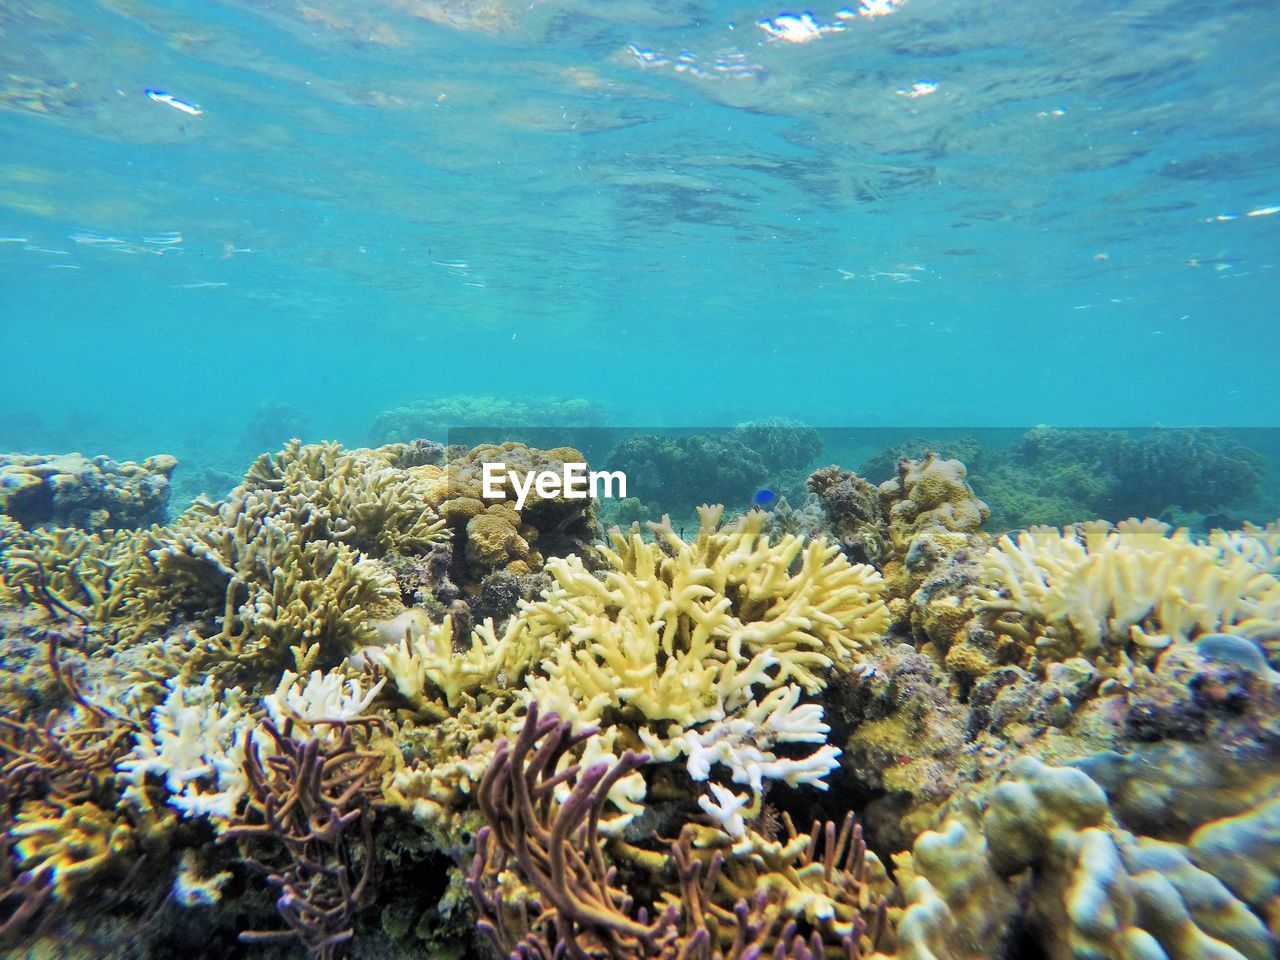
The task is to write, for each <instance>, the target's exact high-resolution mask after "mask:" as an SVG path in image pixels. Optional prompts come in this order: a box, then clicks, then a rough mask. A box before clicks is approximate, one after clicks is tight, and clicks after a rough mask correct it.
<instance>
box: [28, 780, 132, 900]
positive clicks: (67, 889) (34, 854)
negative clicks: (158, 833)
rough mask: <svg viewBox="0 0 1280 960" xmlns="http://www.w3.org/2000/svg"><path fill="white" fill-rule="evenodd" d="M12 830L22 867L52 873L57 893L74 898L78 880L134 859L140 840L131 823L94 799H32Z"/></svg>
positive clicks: (84, 879) (35, 871)
mask: <svg viewBox="0 0 1280 960" xmlns="http://www.w3.org/2000/svg"><path fill="white" fill-rule="evenodd" d="M11 833H12V836H13V837H14V839H15V840H16V842H15V843H14V851H15V852H16V854H17V856H18V861H19V865H20V866H21V868H22V869H23V870H24V871H30V872H32V873H49V874H51V877H52V885H53V891H54V895H55V896H57V897H58V898H59V899H62V900H69V899H71V897H72V896H73V895H74V893H75V890H76V887H77V886H78V885H80V884H82V883H85V882H86V881H88V880H91V879H93V878H96V877H100V875H101V874H103V873H109V872H111V870H112V869H113V868H116V869H123V868H124V867H126V866H127V865H128V864H130V863H132V862H133V859H134V853H135V846H136V844H137V839H136V838H135V836H134V829H133V828H132V827H131V826H129V824H128V823H126V822H124V821H123V820H121V819H119V818H117V817H113V816H112V815H111V814H110V813H108V812H107V811H106V810H103V809H102V808H100V807H98V806H96V805H95V804H93V803H89V802H84V803H78V804H73V805H67V806H65V807H61V808H59V807H56V806H54V805H52V804H50V803H46V802H44V801H31V802H28V803H26V804H24V805H23V806H22V808H21V809H20V810H19V811H18V813H17V815H16V816H15V817H14V825H13V827H12V828H11Z"/></svg>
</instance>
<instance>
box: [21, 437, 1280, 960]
mask: <svg viewBox="0 0 1280 960" xmlns="http://www.w3.org/2000/svg"><path fill="white" fill-rule="evenodd" d="M757 429H759V430H766V431H772V430H775V429H782V430H785V431H789V433H788V434H787V435H786V437H789V439H787V438H786V437H784V436H782V435H779V437H778V443H777V444H776V445H770V444H768V443H764V444H763V445H762V444H761V443H760V442H759V441H760V438H759V437H755V438H754V440H753V442H754V443H755V445H756V446H758V447H760V453H759V455H758V456H759V459H760V460H761V463H762V465H763V462H764V459H765V458H766V457H768V458H770V459H769V463H768V465H767V468H768V469H776V468H778V467H780V466H782V465H783V464H784V462H786V461H792V462H798V461H799V460H800V459H801V457H802V456H803V457H811V456H812V455H813V446H812V443H811V442H810V441H811V440H812V437H811V436H809V434H808V432H807V428H800V427H797V426H796V425H794V424H772V423H768V424H761V425H744V426H743V427H741V428H739V431H741V432H740V433H738V434H736V440H735V442H738V441H741V442H742V443H744V444H745V443H746V439H747V438H746V434H748V433H750V432H751V431H755V430H757ZM1152 436H1155V435H1154V434H1153V435H1152ZM1179 436H1180V435H1179ZM1179 436H1174V435H1173V434H1171V433H1161V434H1160V437H1161V440H1160V445H1149V447H1148V449H1150V450H1151V451H1154V453H1153V456H1154V455H1155V453H1158V454H1159V457H1160V458H1163V457H1166V456H1168V457H1170V458H1172V459H1170V460H1169V462H1171V463H1172V462H1176V456H1175V455H1174V453H1173V452H1172V449H1173V448H1176V449H1180V450H1181V449H1186V448H1185V447H1184V446H1183V440H1185V438H1182V439H1179ZM1039 439H1040V440H1043V441H1044V442H1045V443H1047V444H1048V445H1049V446H1050V447H1052V445H1053V442H1055V441H1054V440H1053V438H1052V437H1041V438H1039ZM1031 442H1032V441H1031V440H1028V441H1027V444H1028V445H1029V444H1030V443H1031ZM1187 442H1189V443H1191V444H1192V446H1191V447H1190V449H1192V450H1195V451H1198V450H1201V449H1202V448H1201V447H1198V446H1196V445H1195V444H1196V443H1201V442H1203V443H1209V442H1210V439H1208V438H1206V437H1204V436H1198V437H1197V438H1195V439H1193V440H1189V441H1187ZM1170 445H1171V446H1170ZM1223 450H1224V451H1225V452H1223V457H1225V458H1226V459H1227V460H1230V459H1231V457H1232V456H1234V455H1231V454H1230V452H1229V451H1226V448H1223ZM998 456H999V455H998V454H992V455H990V459H989V458H988V455H987V454H984V455H983V459H982V460H981V461H980V462H981V464H982V466H983V469H987V468H988V467H989V466H990V464H991V463H992V462H997V463H998ZM1196 456H1199V454H1198V453H1197V454H1196ZM581 459H583V454H582V452H581V451H580V450H578V449H574V448H568V447H560V446H554V445H553V446H550V447H549V448H548V449H545V450H543V449H538V448H531V447H528V446H526V445H524V444H518V443H512V442H507V443H504V444H500V445H482V446H480V447H477V448H475V449H472V450H462V449H456V448H451V449H446V448H443V447H441V446H440V445H439V444H435V443H431V442H429V441H422V440H419V441H415V442H413V443H393V444H388V445H387V446H384V447H381V448H378V449H360V450H348V449H344V448H342V447H340V446H338V445H336V444H315V445H303V444H301V443H298V442H296V441H295V442H292V443H290V444H288V445H286V447H285V448H284V449H283V450H281V451H280V452H278V453H276V454H274V455H267V456H263V457H261V458H260V459H259V460H258V461H257V462H256V463H255V464H254V465H253V466H252V467H251V469H250V470H249V471H248V473H247V474H246V476H245V477H244V478H243V480H242V481H241V482H240V484H239V485H238V486H237V487H236V488H235V489H234V490H233V491H232V492H231V493H230V494H228V495H227V496H226V497H225V498H223V499H222V500H221V501H218V502H212V501H205V500H202V501H200V502H197V503H196V504H195V505H194V506H193V507H192V508H191V509H190V510H189V511H187V512H186V513H184V514H183V515H182V516H181V517H179V518H177V519H176V520H174V521H173V522H171V523H168V524H164V525H159V524H156V525H151V526H148V527H144V528H141V529H108V528H102V529H93V530H89V529H83V528H79V527H65V526H63V527H60V526H39V525H37V526H33V527H28V526H25V525H23V524H20V523H18V522H16V521H15V520H13V519H12V518H4V519H3V520H0V550H3V562H2V563H0V950H5V951H9V952H11V953H13V955H15V956H60V955H75V956H99V957H104V958H108V957H109V958H116V957H121V958H124V957H128V958H136V960H167V958H171V957H172V956H174V955H176V954H178V953H190V954H191V955H193V956H195V955H209V956H239V955H243V954H244V952H245V951H252V953H253V954H254V955H262V956H270V957H280V958H284V957H305V956H314V957H320V958H324V960H342V958H350V960H366V958H367V960H374V958H399V957H406V958H407V957H414V956H423V955H432V956H434V955H439V956H443V957H446V958H452V960H466V958H482V957H486V956H492V955H493V951H495V950H496V951H497V953H498V955H506V956H510V957H513V958H519V960H539V958H541V960H550V958H552V957H571V958H577V960H587V958H591V960H633V958H650V957H652V958H658V960H680V958H686V960H716V958H719V960H759V957H760V956H761V955H762V954H764V953H768V954H770V955H772V956H773V957H774V958H775V960H786V958H792V960H831V958H838V957H841V956H843V957H845V958H846V960H873V958H874V960H890V958H898V960H1019V958H1023V957H1028V958H1032V957H1034V958H1046V960H1080V958H1084V957H1089V958H1098V957H1116V958H1127V960H1130V958H1131V960H1148V958H1153V960H1159V958H1165V960H1200V958H1211V960H1241V958H1243V960H1264V958H1269V957H1273V956H1275V955H1276V950H1277V943H1278V942H1280V840H1278V839H1277V838H1278V837H1280V804H1278V803H1277V801H1276V797H1277V796H1280V662H1278V659H1280V580H1278V579H1277V577H1278V576H1280V559H1278V558H1280V530H1278V528H1277V527H1276V526H1275V525H1270V526H1267V527H1245V528H1242V529H1233V530H1220V531H1217V532H1215V533H1213V534H1211V535H1208V536H1195V535H1193V534H1191V533H1189V532H1187V531H1183V530H1172V529H1170V528H1169V527H1168V525H1166V524H1163V523H1159V522H1157V521H1154V520H1145V521H1137V520H1131V521H1124V522H1120V523H1117V524H1114V525H1112V524H1108V523H1102V522H1099V521H1091V522H1087V523H1079V524H1075V525H1073V526H1068V527H1066V528H1052V529H1050V528H1039V527H1033V528H1031V529H1027V530H1022V531H1013V532H1008V533H1004V532H1003V531H1000V530H995V531H993V533H992V534H988V533H987V532H986V531H985V529H984V528H986V527H988V526H989V525H990V523H991V521H990V518H989V509H988V507H987V505H986V503H985V502H984V501H983V500H981V499H979V497H978V496H977V494H976V493H975V491H974V489H973V487H972V486H971V485H970V482H969V476H968V474H967V471H966V468H965V466H964V465H963V464H962V463H960V462H959V461H958V460H954V459H944V458H943V457H941V456H937V455H933V454H930V453H928V452H925V453H924V455H922V456H920V457H919V458H917V459H910V458H905V457H902V458H898V459H895V460H894V461H893V463H892V464H891V471H890V475H889V477H888V479H886V480H885V481H884V482H882V483H881V484H880V485H879V486H875V485H873V484H871V483H869V482H867V481H865V480H863V479H861V478H860V477H858V476H857V475H856V474H853V473H850V472H848V471H843V470H841V469H840V468H839V467H837V466H832V467H827V468H824V469H822V470H818V471H816V472H814V473H813V474H812V475H811V476H810V478H809V481H808V486H809V488H810V491H811V499H809V500H808V501H806V502H804V503H802V504H801V506H800V507H799V508H798V509H792V508H791V507H790V506H789V505H788V504H786V503H785V501H782V502H777V503H776V505H775V506H773V508H772V509H771V510H766V509H750V510H748V511H747V512H746V513H743V514H740V515H737V516H733V517H730V518H729V519H728V520H726V518H725V516H726V511H725V509H724V508H723V507H721V506H706V505H702V506H700V507H699V508H698V510H697V524H696V527H692V528H690V529H689V532H688V533H687V534H686V532H685V530H684V529H682V528H681V526H680V525H679V524H677V523H673V522H672V521H671V520H670V519H669V518H667V517H664V518H663V519H662V520H661V521H656V522H655V521H649V522H647V523H644V524H640V523H635V524H632V525H630V526H628V527H625V528H619V527H615V528H613V529H612V530H610V531H609V533H608V535H607V537H604V538H601V537H600V536H599V533H598V525H597V521H596V514H595V511H594V508H593V506H592V505H591V504H590V502H589V501H583V500H576V499H575V500H572V501H570V500H568V499H565V498H562V497H560V496H558V495H547V496H539V495H538V494H537V492H536V490H535V491H534V492H533V493H532V495H531V496H529V497H528V499H527V500H523V501H522V502H521V503H520V506H519V507H518V508H517V506H516V498H515V497H512V496H510V495H509V494H510V492H511V491H510V489H509V487H508V488H506V489H505V492H506V493H507V494H508V496H506V497H504V498H503V499H497V498H493V497H485V496H484V495H483V494H484V491H483V490H482V489H481V487H482V484H481V478H482V470H483V464H484V463H486V462H494V461H503V462H506V463H507V464H508V465H509V467H510V468H511V469H515V470H537V469H546V468H551V469H554V468H555V467H556V466H557V465H559V464H561V463H564V462H567V461H570V460H573V461H577V460H581ZM1157 459H1158V458H1157ZM1241 459H1244V460H1247V459H1248V458H1247V457H1244V456H1243V455H1241ZM1144 462H1146V463H1147V465H1148V466H1147V468H1146V469H1149V470H1151V471H1154V470H1155V467H1153V466H1151V464H1152V463H1154V461H1150V460H1148V461H1144ZM1162 462H1163V461H1162ZM1205 470H1206V473H1205V475H1204V476H1202V477H1200V478H1196V477H1191V478H1188V483H1189V484H1190V486H1188V487H1187V489H1200V487H1202V486H1203V484H1204V483H1207V482H1208V481H1207V480H1206V479H1205V477H1207V476H1208V474H1209V473H1211V472H1213V471H1220V470H1226V471H1227V472H1228V473H1229V472H1230V469H1229V468H1228V466H1227V465H1225V464H1224V463H1223V462H1218V463H1216V465H1215V464H1214V463H1212V462H1210V463H1207V464H1206V466H1205ZM1152 475H1153V476H1155V475H1156V474H1155V473H1154V472H1153V473H1152ZM1161 482H1163V481H1161ZM1169 489H1173V487H1172V486H1170V487H1169ZM1179 495H1183V494H1179ZM794 502H796V503H800V502H801V501H800V500H795V501H794ZM628 509H629V510H631V511H632V512H633V514H635V513H639V514H643V512H644V510H645V507H644V505H643V504H631V505H629V506H628ZM992 536H994V537H995V540H994V542H993V541H992ZM797 823H804V824H808V823H812V824H813V826H812V827H811V828H809V829H797V827H796V826H795V824H797ZM886 865H889V866H888V867H886Z"/></svg>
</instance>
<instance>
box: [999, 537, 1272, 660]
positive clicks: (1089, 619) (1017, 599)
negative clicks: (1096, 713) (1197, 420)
mask: <svg viewBox="0 0 1280 960" xmlns="http://www.w3.org/2000/svg"><path fill="white" fill-rule="evenodd" d="M981 567H982V576H983V581H984V588H983V589H982V590H981V591H980V597H981V601H980V602H979V604H978V611H979V616H980V617H981V618H982V619H983V620H984V622H985V623H986V624H987V625H988V626H989V627H990V628H991V629H992V630H994V631H995V632H997V633H1007V634H1010V635H1012V636H1014V637H1016V638H1018V639H1019V640H1021V641H1022V642H1024V643H1025V644H1027V645H1028V646H1033V647H1034V650H1035V653H1036V655H1037V656H1038V657H1039V658H1040V659H1041V660H1065V659H1067V658H1069V657H1072V656H1077V655H1083V656H1085V657H1087V658H1089V659H1091V660H1094V661H1097V662H1100V663H1106V664H1110V665H1118V666H1122V667H1123V666H1125V665H1126V664H1127V663H1128V662H1129V661H1130V660H1131V659H1132V660H1137V661H1145V660H1149V659H1150V658H1151V657H1152V656H1154V654H1155V653H1157V652H1158V651H1160V650H1161V649H1164V648H1165V647H1167V646H1168V645H1169V643H1170V642H1171V641H1173V640H1187V639H1191V638H1193V637H1196V636H1199V635H1201V634H1206V633H1214V632H1219V631H1228V632H1231V633H1236V634H1240V635H1242V636H1246V637H1251V638H1254V639H1257V640H1259V641H1260V642H1261V643H1262V644H1263V646H1264V647H1268V648H1269V649H1270V651H1271V652H1272V653H1273V654H1274V653H1275V652H1278V651H1280V646H1278V641H1280V580H1277V579H1276V577H1275V576H1273V575H1272V574H1270V573H1267V572H1265V571H1263V570H1261V569H1259V568H1258V566H1256V565H1254V564H1253V563H1250V562H1249V561H1248V560H1246V559H1245V558H1244V557H1243V556H1242V555H1241V554H1240V553H1239V552H1235V551H1231V550H1224V549H1221V548H1220V547H1217V546H1213V545H1210V544H1203V543H1196V542H1194V541H1192V540H1191V538H1190V537H1189V536H1188V535H1187V533H1186V531H1184V530H1178V531H1175V532H1173V533H1170V532H1169V528H1168V527H1167V526H1166V525H1165V524H1162V523H1158V522H1156V521H1150V520H1146V521H1136V520H1130V521H1126V522H1124V523H1121V524H1119V525H1117V526H1116V527H1115V528H1111V527H1109V526H1108V525H1106V524H1103V523H1092V524H1084V525H1082V526H1081V528H1079V529H1073V528H1067V529H1065V530H1063V531H1058V530H1057V529H1055V528H1051V527H1033V528H1031V529H1030V530H1028V531H1026V532H1024V533H1021V534H1019V535H1018V538H1017V540H1016V542H1015V541H1014V540H1012V539H1010V538H1009V537H1008V536H1004V537H1001V538H1000V541H999V542H998V543H997V544H996V546H995V547H994V548H993V549H992V550H991V551H990V552H988V553H987V554H986V555H985V556H984V557H983V558H982V561H981Z"/></svg>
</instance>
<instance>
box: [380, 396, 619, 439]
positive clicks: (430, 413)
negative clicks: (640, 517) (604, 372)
mask: <svg viewBox="0 0 1280 960" xmlns="http://www.w3.org/2000/svg"><path fill="white" fill-rule="evenodd" d="M607 425H608V418H607V417H606V415H605V413H604V411H603V410H602V409H601V407H600V406H599V405H598V404H596V403H593V402H592V401H590V400H585V399H581V398H571V397H566V398H524V399H517V398H511V397H484V396H452V397H439V398H436V399H434V400H415V401H411V402H408V403H404V404H402V405H400V406H398V407H392V408H390V409H388V410H384V411H382V412H381V413H379V414H378V415H377V416H376V417H375V418H374V420H373V423H372V424H370V426H369V438H370V441H371V442H372V443H374V444H375V445H379V444H387V443H409V442H412V441H414V440H420V439H430V440H436V441H439V442H441V443H443V442H446V441H447V440H450V439H451V438H450V437H449V432H450V431H451V430H456V429H458V428H470V429H467V430H466V431H465V432H466V433H467V434H468V435H469V436H472V442H473V443H480V442H487V443H502V442H506V441H523V442H525V443H538V442H545V441H546V439H547V437H548V436H554V437H555V438H556V440H557V442H556V443H553V444H552V445H553V446H562V445H569V446H572V445H573V444H574V442H575V429H574V428H581V429H580V431H577V432H580V433H581V436H578V437H577V438H576V439H579V440H582V439H587V438H592V437H594V436H596V435H598V436H599V439H601V440H602V441H603V440H605V439H606V434H607V433H608V431H606V430H604V429H603V428H605V427H606V426H607ZM475 428H488V429H490V430H491V431H492V432H493V433H494V435H493V436H473V435H474V434H476V433H477V431H476V429H475ZM601 452H603V451H601Z"/></svg>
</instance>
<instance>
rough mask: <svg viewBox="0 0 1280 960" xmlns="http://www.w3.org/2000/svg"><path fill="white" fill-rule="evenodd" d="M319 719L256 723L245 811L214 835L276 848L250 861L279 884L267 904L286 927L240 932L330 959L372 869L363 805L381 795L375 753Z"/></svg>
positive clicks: (349, 731) (247, 938) (349, 729)
mask: <svg viewBox="0 0 1280 960" xmlns="http://www.w3.org/2000/svg"><path fill="white" fill-rule="evenodd" d="M363 725H364V726H367V725H368V724H367V723H366V724H363ZM319 726H320V728H329V729H320V730H316V731H312V730H308V729H306V728H302V729H299V728H298V727H297V726H296V725H295V723H294V722H293V721H291V720H286V721H285V722H284V725H283V727H277V726H276V725H275V723H273V722H272V721H270V720H266V721H263V722H262V724H261V725H260V726H259V727H258V731H260V732H259V734H258V735H256V736H255V737H254V738H252V739H251V740H250V745H249V747H248V749H246V751H245V761H244V772H245V778H246V781H247V784H248V788H247V794H248V805H247V808H246V809H245V811H244V812H243V813H242V814H239V815H237V816H236V817H234V818H233V819H232V821H231V823H230V825H229V826H228V828H227V829H226V830H225V831H224V832H223V834H222V836H221V839H222V840H223V841H229V840H239V841H241V845H242V847H244V848H246V849H251V850H263V849H266V850H268V851H270V852H271V853H272V854H275V853H276V852H277V851H279V852H281V853H283V856H282V857H273V858H272V859H277V860H278V865H276V866H265V865H262V864H259V866H261V867H262V870H263V871H264V872H265V873H266V875H267V879H268V881H269V882H270V883H271V884H272V885H273V886H275V887H277V888H279V890H280V896H279V898H278V899H277V900H276V909H277V910H278V911H279V913H280V916H281V917H282V918H283V920H284V922H285V924H286V926H287V927H288V929H287V930H279V931H258V930H253V931H247V932H245V933H242V934H241V935H240V939H241V940H242V941H244V942H245V943H272V942H279V941H293V940H296V941H299V942H301V943H302V944H304V945H305V946H306V947H307V948H308V949H310V950H311V951H312V954H313V955H314V956H315V957H317V958H319V960H329V958H336V957H340V956H342V955H344V953H345V944H346V943H347V941H349V940H350V939H351V937H352V935H353V930H352V920H353V918H354V915H355V912H356V909H357V908H358V907H359V905H360V903H361V902H362V900H363V898H364V896H365V894H366V893H367V892H368V889H369V884H370V881H371V879H372V876H373V869H374V859H375V858H374V848H373V834H372V828H371V822H370V815H371V814H370V811H371V809H372V807H373V805H374V804H376V803H377V802H379V800H380V797H381V790H380V781H381V776H380V773H379V767H380V766H381V764H382V761H383V755H382V754H381V753H380V752H378V751H376V750H368V749H362V748H361V746H360V745H359V744H358V743H357V740H356V726H353V725H352V723H347V722H341V723H338V722H334V723H324V724H320V725H319ZM353 833H354V834H356V835H355V836H352V834H353ZM255 862H256V861H255Z"/></svg>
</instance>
